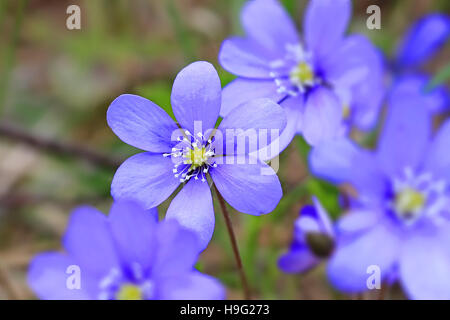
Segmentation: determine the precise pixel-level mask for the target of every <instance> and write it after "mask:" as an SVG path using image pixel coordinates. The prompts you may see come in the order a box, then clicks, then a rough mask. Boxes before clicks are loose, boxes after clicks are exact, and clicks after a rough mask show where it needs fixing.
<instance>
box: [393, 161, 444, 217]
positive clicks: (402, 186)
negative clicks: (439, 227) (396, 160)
mask: <svg viewBox="0 0 450 320" xmlns="http://www.w3.org/2000/svg"><path fill="white" fill-rule="evenodd" d="M392 183H393V184H392V187H393V189H392V191H393V192H392V195H393V196H392V198H391V199H392V200H391V202H390V204H389V206H390V209H391V210H392V212H393V213H394V214H395V215H396V216H397V218H399V219H400V220H401V221H402V222H403V223H405V224H406V225H412V224H414V222H415V221H417V220H418V219H422V218H426V219H440V218H442V217H444V216H445V215H446V214H447V213H448V212H449V210H448V208H449V207H450V194H449V192H448V190H449V189H448V186H447V183H446V181H445V180H436V179H435V178H434V177H433V176H432V175H431V174H430V173H416V172H414V171H413V170H412V169H411V168H405V169H404V170H403V174H402V175H400V176H398V177H396V178H394V180H393V182H392Z"/></svg>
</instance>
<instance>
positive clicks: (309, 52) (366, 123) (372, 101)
mask: <svg viewBox="0 0 450 320" xmlns="http://www.w3.org/2000/svg"><path fill="white" fill-rule="evenodd" d="M350 15H351V2H350V0H312V1H310V2H309V5H308V7H307V10H306V13H305V18H304V26H303V29H304V39H303V40H301V39H300V37H299V35H298V33H297V30H296V28H295V25H294V22H293V21H292V20H291V19H290V17H289V16H288V14H287V13H286V12H285V11H284V9H283V8H282V6H281V5H280V3H279V2H278V1H276V0H253V1H248V2H247V3H246V4H245V6H244V8H243V10H242V16H241V20H242V25H243V28H244V30H245V33H246V37H232V38H229V39H227V40H225V41H224V42H223V44H222V48H221V50H220V53H219V61H220V63H221V65H222V66H223V67H224V68H225V69H226V70H227V71H229V72H231V73H233V74H235V75H237V76H238V78H237V79H236V80H234V81H233V82H232V83H230V84H229V85H228V86H227V87H225V89H224V92H223V97H222V101H223V102H222V108H221V115H223V116H225V115H227V114H228V113H229V112H230V111H231V110H233V109H234V108H236V107H237V106H239V105H241V104H242V103H244V102H246V101H248V100H249V99H254V98H259V97H268V98H271V99H273V100H274V101H277V102H279V103H280V104H281V105H282V106H283V107H284V109H285V111H286V113H287V119H288V123H287V126H286V129H285V131H284V132H283V134H282V135H281V137H280V139H279V143H280V145H281V149H284V148H285V147H286V146H287V145H288V144H289V143H290V142H291V140H292V138H293V137H294V136H295V135H296V134H297V133H302V134H303V136H304V137H305V139H306V141H307V142H308V143H309V144H312V145H314V144H317V143H319V142H320V141H321V140H323V139H328V138H331V137H335V136H337V135H342V134H344V133H345V132H346V131H347V129H348V126H349V125H350V124H355V125H356V126H358V127H360V128H361V129H370V128H372V126H373V125H374V124H375V122H376V119H377V115H378V112H379V107H380V106H381V102H382V98H383V93H384V89H383V63H382V57H381V55H380V53H379V52H378V50H377V49H376V48H375V47H374V46H373V45H372V44H371V43H370V41H369V40H368V39H367V38H365V37H364V36H362V35H351V36H348V37H345V36H344V33H345V30H346V29H347V25H348V22H349V20H350ZM330 21H332V23H330Z"/></svg>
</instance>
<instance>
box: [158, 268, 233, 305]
mask: <svg viewBox="0 0 450 320" xmlns="http://www.w3.org/2000/svg"><path fill="white" fill-rule="evenodd" d="M225 294H226V292H225V288H224V287H223V286H222V284H221V283H220V282H219V281H217V280H216V279H214V278H213V277H210V276H208V275H205V274H201V273H200V272H196V271H194V272H190V273H189V274H183V275H182V276H179V277H170V278H165V279H162V280H161V281H160V283H159V299H162V300H223V299H225Z"/></svg>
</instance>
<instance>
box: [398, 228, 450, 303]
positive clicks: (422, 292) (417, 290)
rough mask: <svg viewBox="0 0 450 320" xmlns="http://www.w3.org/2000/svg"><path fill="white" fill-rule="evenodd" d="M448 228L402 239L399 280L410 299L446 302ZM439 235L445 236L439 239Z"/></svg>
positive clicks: (449, 258)
mask: <svg viewBox="0 0 450 320" xmlns="http://www.w3.org/2000/svg"><path fill="white" fill-rule="evenodd" d="M449 231H450V230H449V229H448V228H444V230H442V231H438V232H433V233H432V234H429V233H427V234H421V233H420V234H418V233H416V234H414V235H411V236H410V237H408V238H407V239H405V243H404V249H403V250H402V254H401V256H400V268H399V271H400V280H401V284H402V287H403V288H404V289H405V291H406V293H407V294H408V296H409V297H410V298H412V299H420V300H425V299H426V300H428V299H431V300H449V299H450V290H449V288H450V253H449V251H448V248H449V244H450V243H449V241H448V240H449V239H448V233H449ZM442 233H445V235H444V236H442Z"/></svg>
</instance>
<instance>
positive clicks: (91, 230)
mask: <svg viewBox="0 0 450 320" xmlns="http://www.w3.org/2000/svg"><path fill="white" fill-rule="evenodd" d="M63 243H64V248H65V249H66V250H67V252H68V253H69V255H70V256H71V257H73V258H74V260H75V261H77V262H78V263H79V264H80V266H81V268H82V271H84V272H89V273H91V274H94V275H105V274H107V273H108V272H109V271H110V270H111V269H112V268H115V267H118V266H119V265H120V262H119V258H118V256H117V252H116V246H115V244H114V240H113V237H112V234H111V229H110V225H109V222H108V219H107V217H106V216H105V215H104V214H103V213H101V212H100V211H98V210H96V209H95V208H91V207H80V208H78V209H76V210H74V212H73V213H72V215H71V216H70V219H69V224H68V227H67V231H66V234H65V236H64V239H63Z"/></svg>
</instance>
